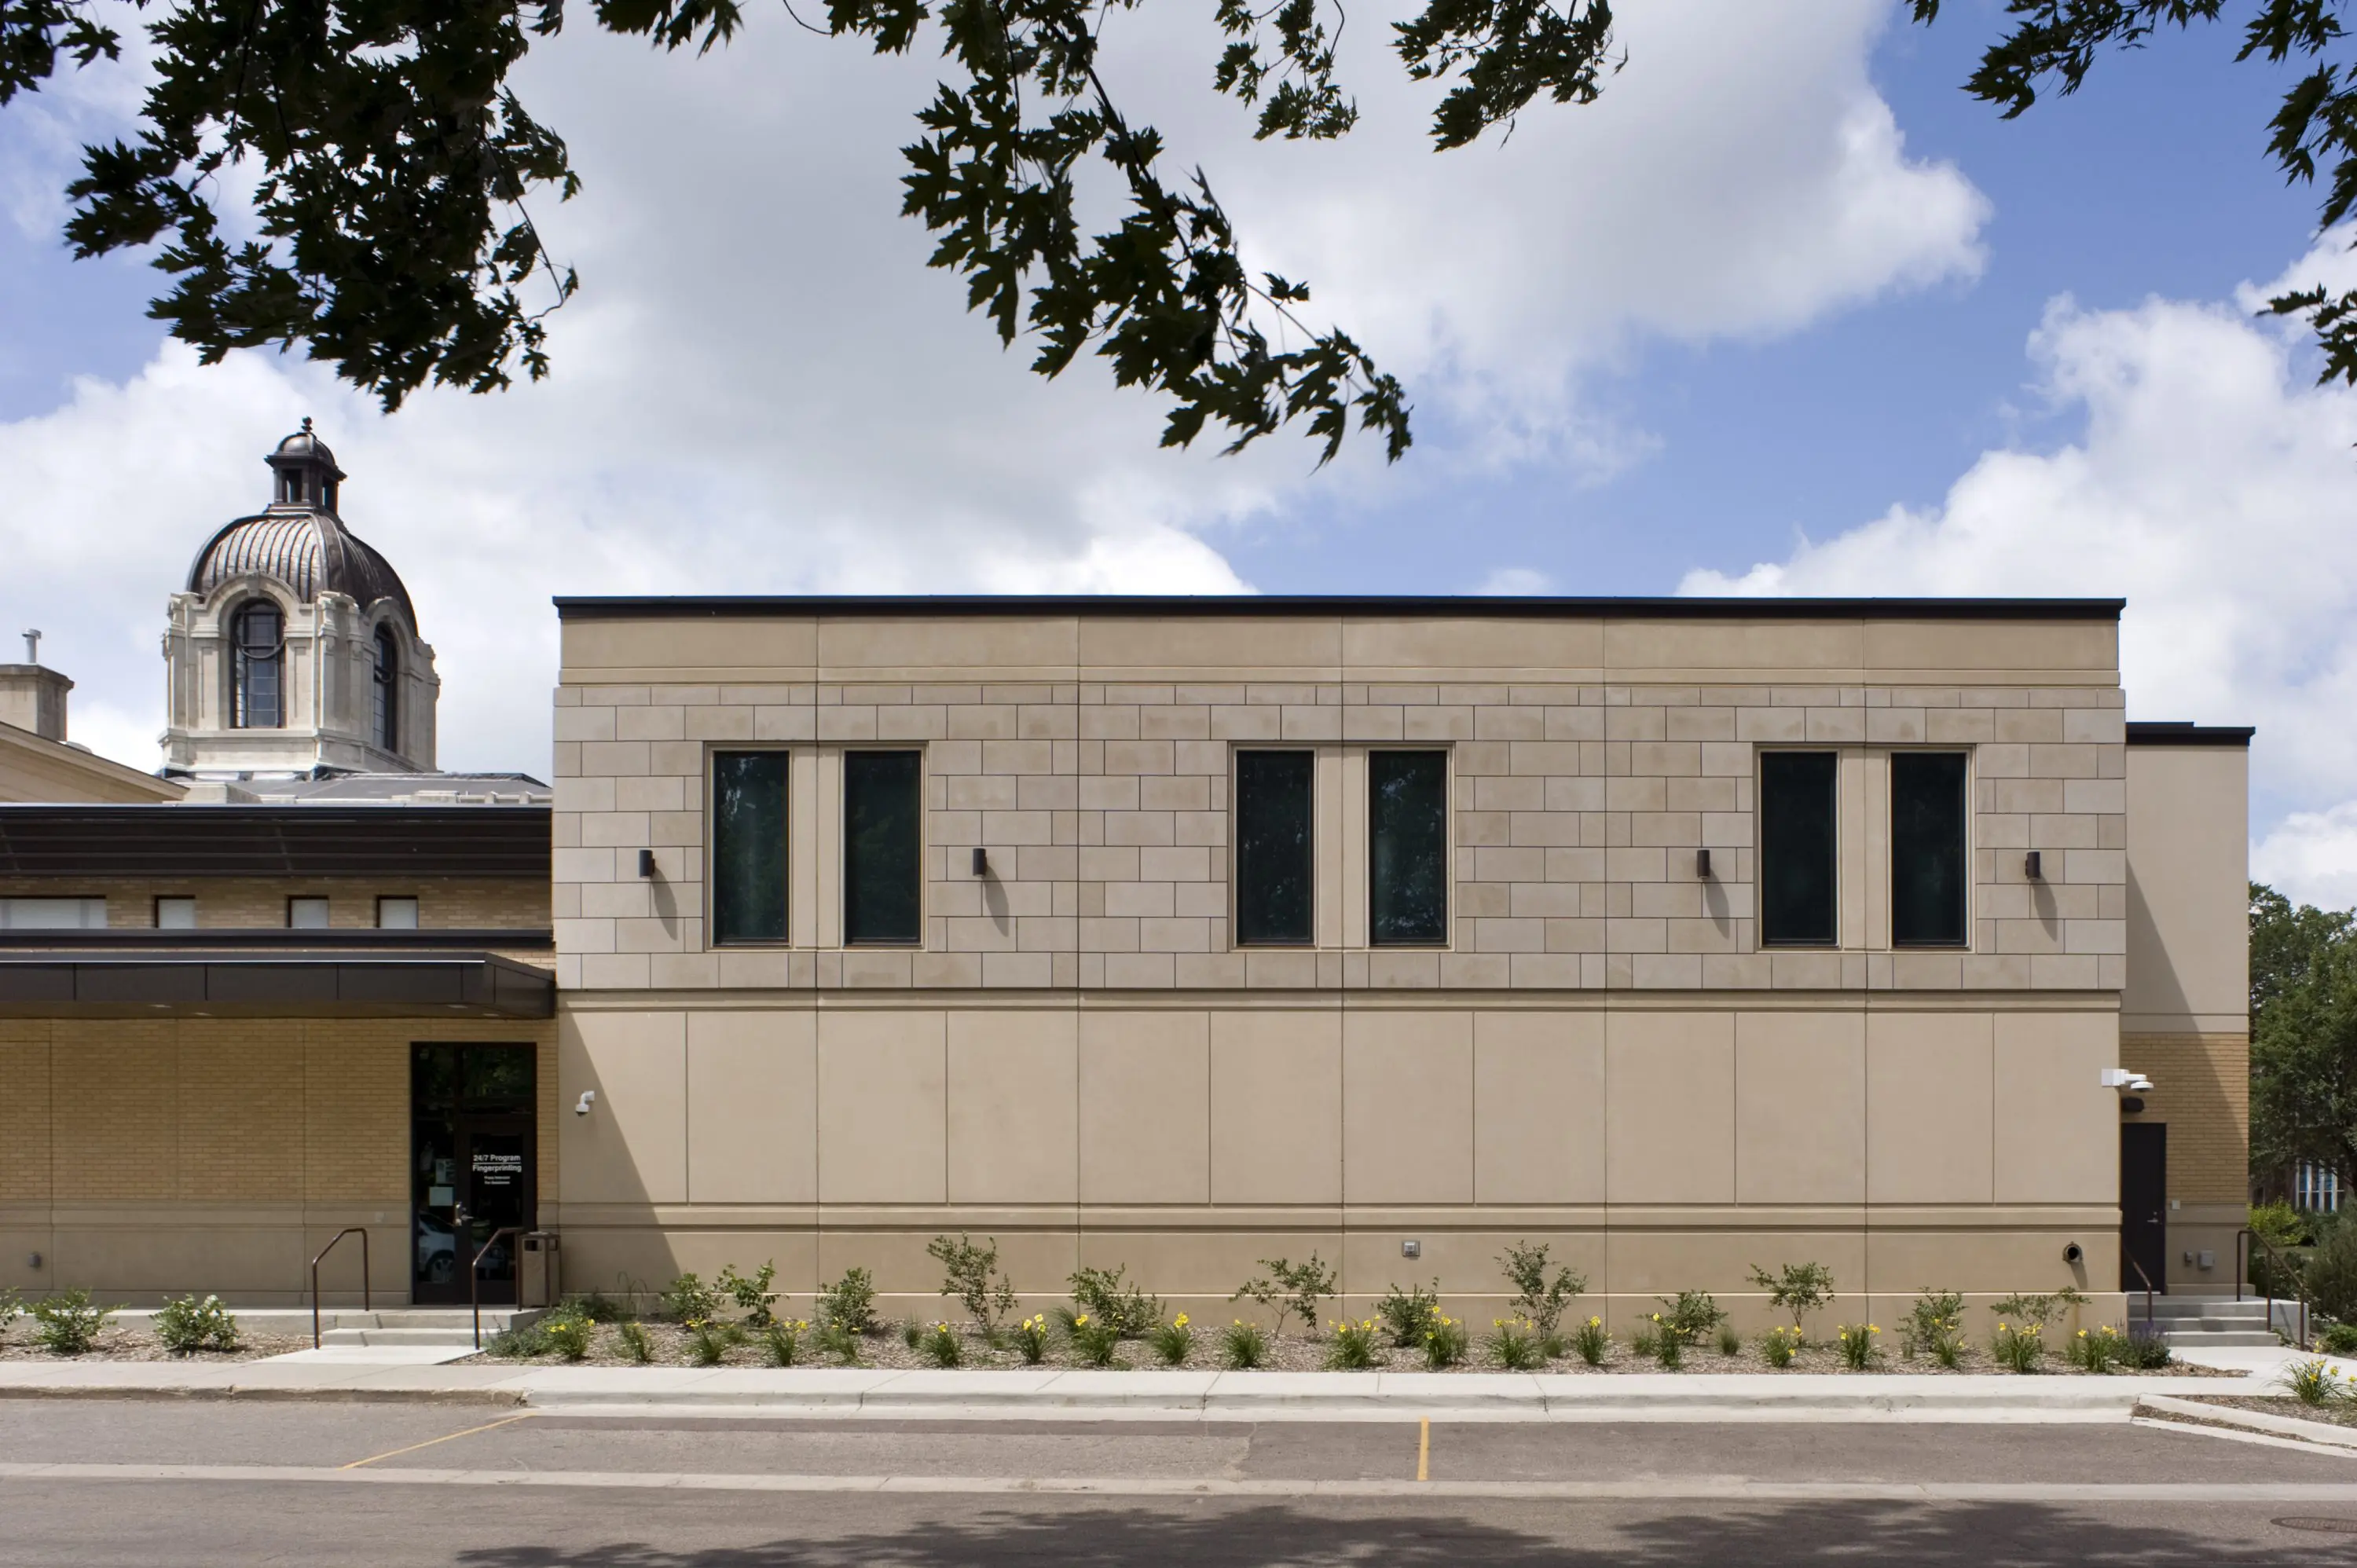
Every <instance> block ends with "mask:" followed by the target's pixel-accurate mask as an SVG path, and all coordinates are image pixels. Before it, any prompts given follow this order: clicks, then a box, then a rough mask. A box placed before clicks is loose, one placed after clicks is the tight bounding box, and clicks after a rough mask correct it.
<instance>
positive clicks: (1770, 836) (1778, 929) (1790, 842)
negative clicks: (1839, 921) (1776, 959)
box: [1760, 751, 1838, 947]
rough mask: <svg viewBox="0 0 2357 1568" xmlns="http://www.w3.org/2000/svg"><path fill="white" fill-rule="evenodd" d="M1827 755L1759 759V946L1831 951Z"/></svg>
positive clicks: (1833, 847) (1830, 769) (1830, 770)
mask: <svg viewBox="0 0 2357 1568" xmlns="http://www.w3.org/2000/svg"><path fill="white" fill-rule="evenodd" d="M1835 760H1836V759H1835V756H1834V754H1833V753H1832V752H1830V751H1767V752H1762V753H1760V940H1761V941H1762V942H1765V943H1767V944H1768V945H1770V946H1771V947H1831V946H1832V945H1833V943H1834V940H1835V897H1834V890H1835V875H1836V854H1837V845H1838V839H1837V837H1836V835H1835V816H1834V778H1835Z"/></svg>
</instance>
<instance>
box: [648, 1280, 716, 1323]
mask: <svg viewBox="0 0 2357 1568" xmlns="http://www.w3.org/2000/svg"><path fill="white" fill-rule="evenodd" d="M662 1304H663V1312H664V1313H665V1314H666V1315H667V1316H669V1317H670V1318H671V1319H672V1321H673V1322H674V1323H683V1324H686V1325H687V1326H690V1327H694V1326H695V1325H696V1324H699V1323H710V1322H713V1321H714V1320H716V1318H718V1317H719V1316H720V1293H719V1292H718V1291H716V1290H715V1289H713V1288H712V1287H711V1286H710V1285H708V1284H705V1283H704V1281H703V1280H702V1279H701V1278H699V1277H698V1276H696V1275H694V1274H692V1273H691V1274H681V1275H679V1276H678V1277H677V1278H675V1279H673V1281H672V1282H671V1283H669V1284H667V1285H665V1286H664V1287H663V1292H662Z"/></svg>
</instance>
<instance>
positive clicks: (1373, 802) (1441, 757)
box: [1367, 751, 1448, 946]
mask: <svg viewBox="0 0 2357 1568" xmlns="http://www.w3.org/2000/svg"><path fill="white" fill-rule="evenodd" d="M1367 830H1368V846H1367V893H1368V913H1369V917H1370V918H1369V935H1370V936H1371V937H1372V940H1374V941H1375V943H1377V944H1378V945H1382V944H1384V943H1403V944H1411V945H1420V946H1435V945H1437V944H1439V943H1442V942H1446V941H1447V940H1448V753H1447V752H1445V751H1374V752H1369V753H1368V754H1367Z"/></svg>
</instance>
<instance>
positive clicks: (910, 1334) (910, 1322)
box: [900, 1317, 925, 1350]
mask: <svg viewBox="0 0 2357 1568" xmlns="http://www.w3.org/2000/svg"><path fill="white" fill-rule="evenodd" d="M924 1339H925V1326H924V1325H923V1324H921V1323H920V1322H918V1321H917V1320H916V1319H915V1318H913V1317H904V1318H902V1319H901V1320H900V1343H901V1344H903V1345H906V1346H907V1347H908V1348H909V1349H911V1350H914V1349H918V1348H920V1347H921V1346H922V1345H923V1343H924Z"/></svg>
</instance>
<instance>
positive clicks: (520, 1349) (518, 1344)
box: [483, 1321, 550, 1361]
mask: <svg viewBox="0 0 2357 1568" xmlns="http://www.w3.org/2000/svg"><path fill="white" fill-rule="evenodd" d="M549 1349H550V1346H549V1343H548V1331H547V1329H546V1328H544V1327H543V1326H541V1325H540V1324H538V1323H516V1322H513V1321H511V1322H510V1323H509V1324H508V1326H506V1327H505V1328H502V1329H500V1331H499V1332H497V1333H496V1334H493V1335H492V1336H491V1337H490V1338H489V1339H488V1340H485V1341H484V1343H483V1354H484V1355H486V1356H497V1357H498V1358H500V1359H501V1360H503V1361H528V1360H530V1359H533V1357H534V1356H545V1355H547V1354H548V1352H549Z"/></svg>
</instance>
